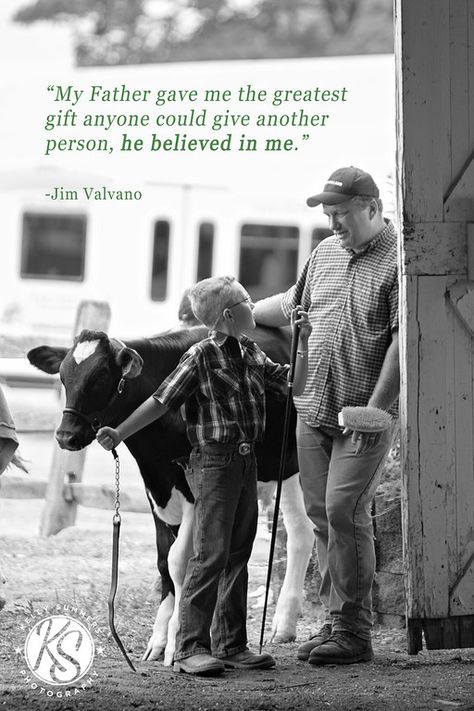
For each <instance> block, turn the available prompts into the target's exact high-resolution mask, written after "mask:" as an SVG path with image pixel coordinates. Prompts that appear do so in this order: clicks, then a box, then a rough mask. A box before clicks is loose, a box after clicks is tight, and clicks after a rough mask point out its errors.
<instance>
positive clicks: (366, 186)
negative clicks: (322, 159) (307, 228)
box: [306, 165, 379, 207]
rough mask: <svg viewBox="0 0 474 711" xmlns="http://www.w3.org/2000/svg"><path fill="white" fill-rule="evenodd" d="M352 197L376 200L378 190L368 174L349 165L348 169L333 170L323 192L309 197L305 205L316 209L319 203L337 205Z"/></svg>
mask: <svg viewBox="0 0 474 711" xmlns="http://www.w3.org/2000/svg"><path fill="white" fill-rule="evenodd" d="M354 195H367V196H368V197H375V198H378V196H379V189H378V187H377V186H376V184H375V182H374V179H373V178H372V176H371V175H369V173H366V172H365V171H364V170H360V168H355V167H354V166H353V165H351V166H349V167H348V168H338V169H337V170H335V171H334V173H332V175H330V176H329V178H328V180H327V182H326V185H325V186H324V189H323V192H322V193H318V194H317V195H312V196H311V197H309V198H308V199H307V200H306V204H307V205H309V207H316V205H320V204H321V203H325V204H326V205H337V204H338V203H339V202H344V201H345V200H350V198H351V197H354Z"/></svg>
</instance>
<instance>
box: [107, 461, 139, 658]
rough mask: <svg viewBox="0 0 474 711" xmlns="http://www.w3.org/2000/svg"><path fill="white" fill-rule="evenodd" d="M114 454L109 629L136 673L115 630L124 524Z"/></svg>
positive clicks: (118, 468) (116, 462)
mask: <svg viewBox="0 0 474 711" xmlns="http://www.w3.org/2000/svg"><path fill="white" fill-rule="evenodd" d="M112 454H113V456H114V459H115V504H114V506H115V513H114V518H113V526H114V529H113V537H112V574H111V580H110V592H109V603H108V606H109V627H110V631H111V633H112V637H113V638H114V640H115V641H116V643H117V646H118V648H119V649H120V651H121V652H122V654H123V656H124V657H125V660H126V662H127V664H128V666H129V667H130V669H132V670H133V671H134V672H136V669H135V667H134V666H133V664H132V661H131V660H130V658H129V656H128V654H127V652H126V651H125V648H124V646H123V644H122V640H121V639H120V637H119V636H118V634H117V630H116V629H115V622H114V602H115V595H116V593H117V584H118V562H119V538H120V524H121V522H122V519H121V518H120V459H119V456H118V454H117V450H116V449H112Z"/></svg>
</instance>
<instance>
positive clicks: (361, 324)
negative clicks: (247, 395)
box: [281, 222, 398, 432]
mask: <svg viewBox="0 0 474 711" xmlns="http://www.w3.org/2000/svg"><path fill="white" fill-rule="evenodd" d="M297 304H301V305H302V307H303V308H304V309H305V310H306V311H308V313H309V320H310V322H311V325H312V327H313V330H312V333H311V336H310V338H309V344H308V349H309V350H308V377H307V380H306V387H305V390H304V393H303V395H300V396H299V397H295V399H294V400H295V406H296V409H297V410H298V413H299V414H300V416H301V418H302V419H303V420H304V422H306V423H307V424H308V425H310V426H312V427H317V426H322V427H328V428H329V429H332V430H335V429H336V430H337V431H339V432H340V431H341V428H340V427H339V425H338V418H337V416H338V413H339V411H340V410H341V409H342V408H343V407H345V406H355V405H362V406H363V405H367V402H368V400H369V398H370V396H371V395H372V392H373V390H374V387H375V384H376V382H377V380H378V377H379V375H380V370H381V368H382V363H383V361H384V358H385V354H386V352H387V348H388V346H389V345H390V342H391V338H392V337H391V333H392V332H393V331H396V330H397V329H398V269H397V236H396V233H395V230H394V227H393V225H392V223H391V222H387V226H386V227H385V229H384V230H383V231H382V232H381V233H380V234H379V235H377V237H375V239H373V240H372V241H371V242H370V243H369V245H368V247H367V249H366V250H365V251H364V252H359V253H355V252H353V251H352V250H348V249H345V248H344V247H342V246H341V244H340V242H339V238H338V237H336V236H332V237H328V238H326V239H325V240H323V241H322V242H321V243H320V244H319V245H318V246H317V247H316V249H315V250H314V251H313V252H312V254H311V255H310V257H309V259H308V261H307V262H306V265H305V267H304V268H303V271H302V272H301V275H300V277H299V279H298V281H297V283H296V284H295V285H294V286H293V287H291V289H289V290H288V291H287V292H286V293H285V294H283V295H282V301H281V308H282V311H283V313H284V314H285V316H286V317H287V318H289V317H290V313H291V310H292V309H293V308H294V307H295V306H296V305H297ZM390 413H391V414H392V415H394V416H396V415H397V414H398V403H395V405H393V406H392V408H391V409H390Z"/></svg>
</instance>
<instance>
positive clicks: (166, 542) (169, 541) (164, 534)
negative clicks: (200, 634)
mask: <svg viewBox="0 0 474 711" xmlns="http://www.w3.org/2000/svg"><path fill="white" fill-rule="evenodd" d="M153 518H154V521H155V529H156V548H157V552H158V571H159V573H160V577H161V602H160V606H159V607H158V611H157V613H156V618H155V622H154V625H153V632H152V635H151V637H150V639H149V640H148V644H147V647H146V650H145V654H144V655H143V659H144V660H148V661H156V660H158V659H161V658H162V657H163V654H164V651H165V647H166V643H167V641H168V624H169V621H170V617H171V615H172V614H173V609H174V588H173V583H172V580H171V577H170V574H169V570H168V555H169V550H170V548H171V546H172V545H173V542H174V540H175V537H174V535H173V533H172V532H171V530H170V529H169V527H168V526H167V525H166V524H165V523H164V522H163V521H162V520H161V519H160V518H158V516H157V515H156V514H155V512H154V511H153Z"/></svg>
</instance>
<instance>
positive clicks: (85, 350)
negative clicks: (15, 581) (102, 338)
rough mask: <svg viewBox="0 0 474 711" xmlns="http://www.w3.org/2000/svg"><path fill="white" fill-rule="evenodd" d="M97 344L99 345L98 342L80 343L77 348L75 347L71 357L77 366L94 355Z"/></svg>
mask: <svg viewBox="0 0 474 711" xmlns="http://www.w3.org/2000/svg"><path fill="white" fill-rule="evenodd" d="M98 344H99V341H98V340H95V341H81V343H78V344H77V346H76V347H75V349H74V352H73V354H72V357H73V358H74V360H75V361H76V363H77V364H78V365H79V363H82V361H84V360H86V359H87V358H89V357H90V356H91V355H92V354H93V353H95V350H96V348H97V346H98Z"/></svg>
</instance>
